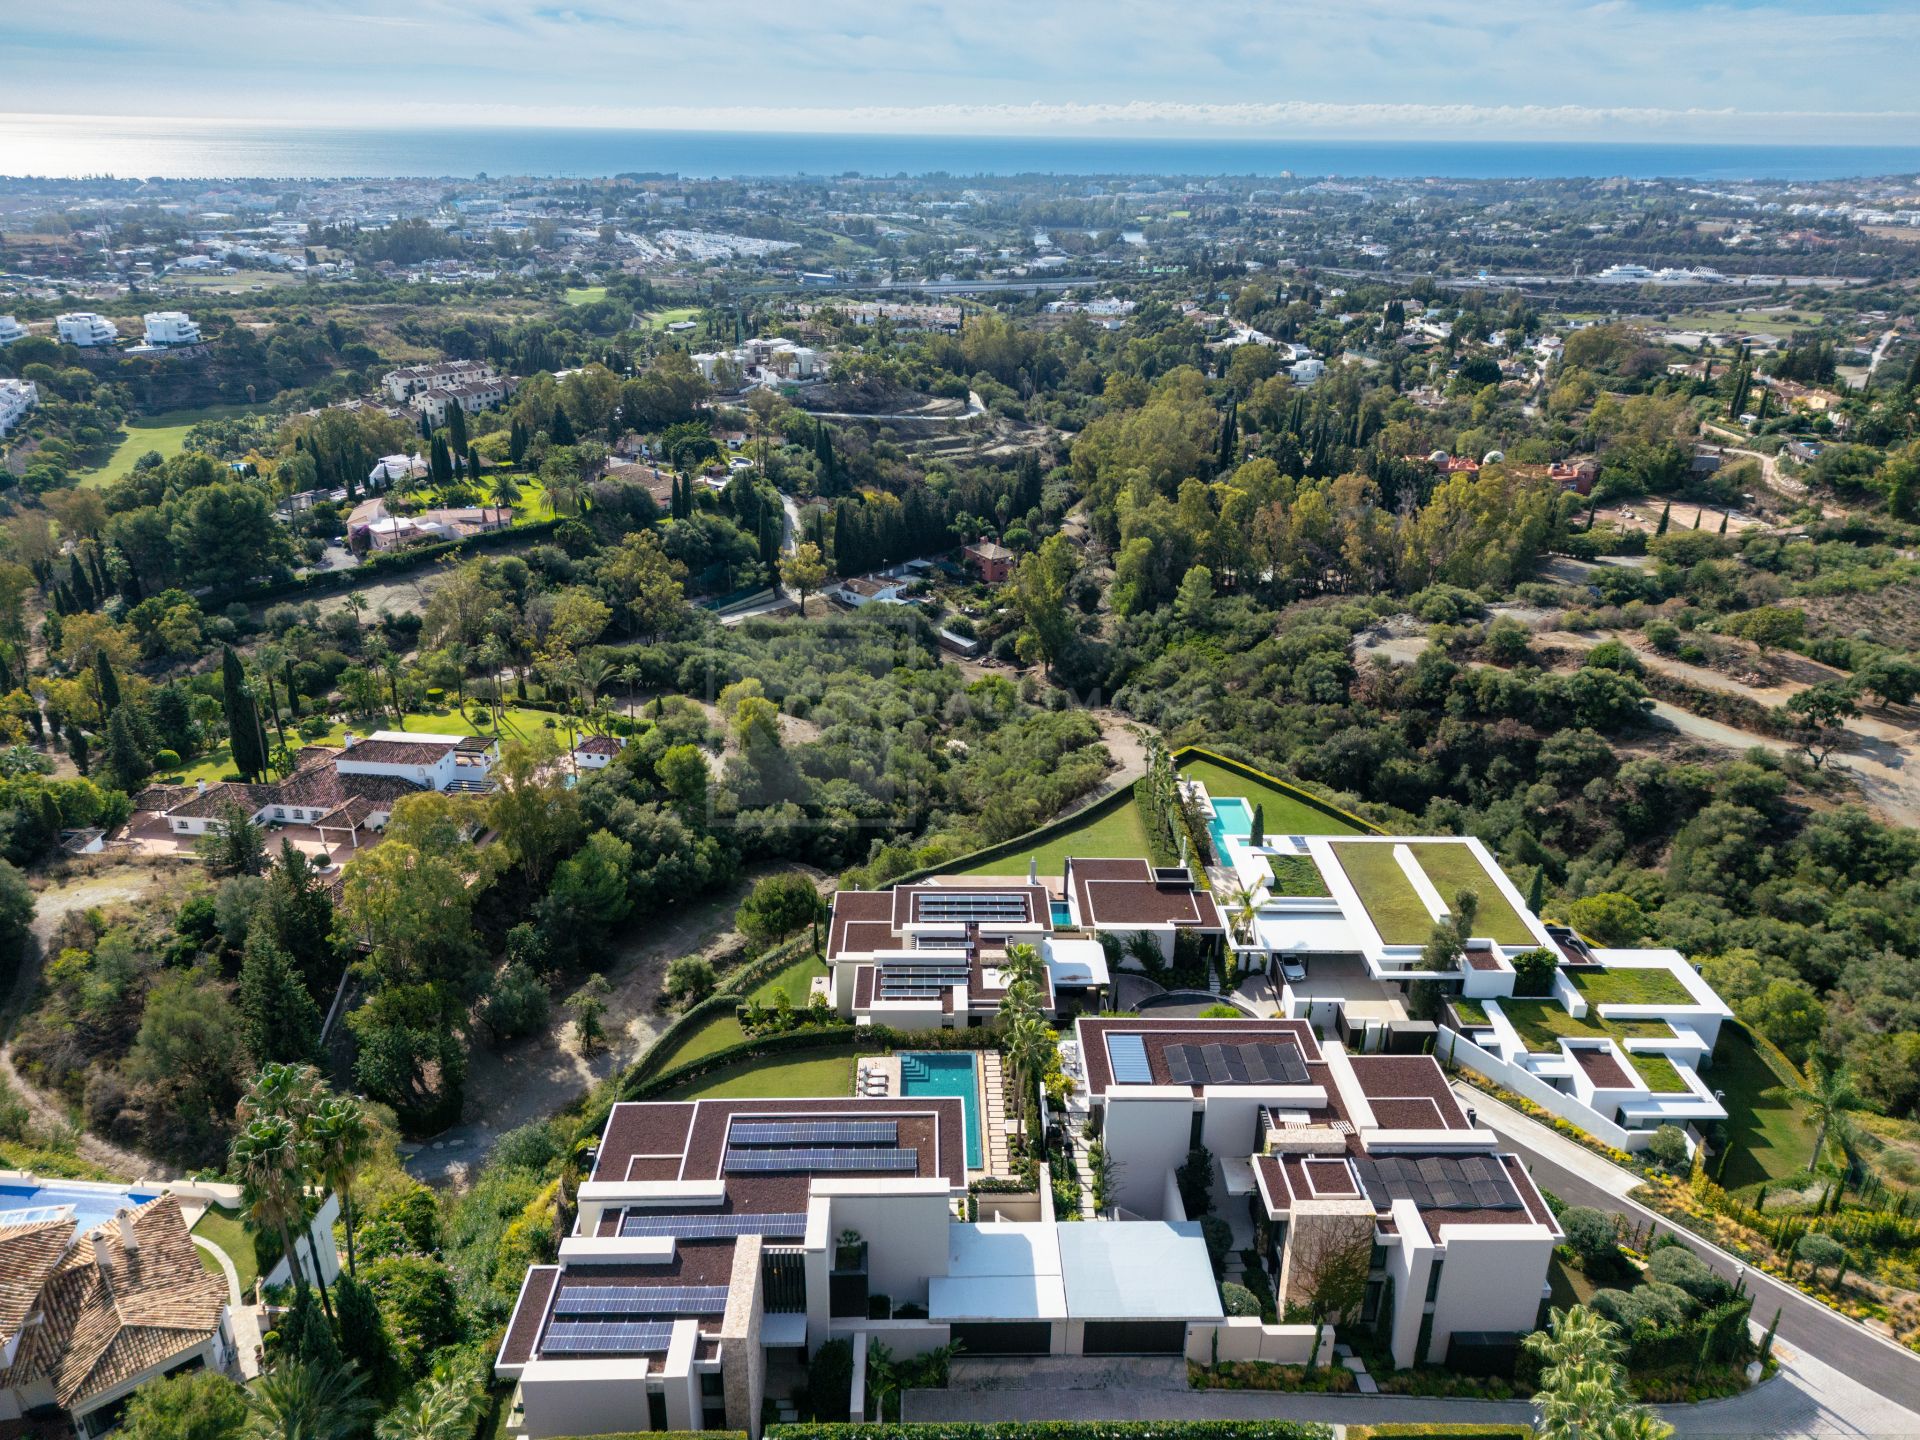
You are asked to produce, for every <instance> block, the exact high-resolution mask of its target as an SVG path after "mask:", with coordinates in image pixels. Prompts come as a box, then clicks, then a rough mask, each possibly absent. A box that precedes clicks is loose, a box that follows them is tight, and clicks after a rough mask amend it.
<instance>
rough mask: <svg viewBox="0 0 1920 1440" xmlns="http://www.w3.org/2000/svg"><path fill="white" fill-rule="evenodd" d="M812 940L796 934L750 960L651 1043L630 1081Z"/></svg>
mask: <svg viewBox="0 0 1920 1440" xmlns="http://www.w3.org/2000/svg"><path fill="white" fill-rule="evenodd" d="M812 941H813V937H812V936H811V935H799V936H795V937H794V938H793V939H791V940H785V941H782V942H781V943H780V944H778V945H776V946H774V947H773V949H771V950H769V951H768V952H767V953H766V954H764V955H762V956H761V957H760V958H759V959H758V960H753V961H750V962H748V963H747V964H746V965H745V966H743V967H742V968H741V969H740V971H739V972H738V973H737V974H735V975H733V976H732V977H730V978H729V979H728V980H727V982H726V983H725V984H724V985H722V986H721V987H720V988H719V989H718V990H716V991H714V992H713V994H711V995H709V996H708V997H707V998H706V999H704V1000H702V1001H701V1002H700V1003H699V1004H698V1005H695V1006H694V1007H693V1008H692V1009H691V1010H688V1011H686V1012H685V1013H684V1014H682V1015H681V1016H680V1017H679V1018H678V1019H677V1020H675V1021H674V1022H673V1023H672V1024H671V1025H669V1026H668V1027H667V1028H666V1029H664V1030H662V1031H661V1032H660V1034H659V1035H658V1036H657V1037H656V1038H655V1040H654V1042H653V1044H651V1045H649V1046H648V1047H647V1053H646V1054H644V1055H642V1056H641V1057H640V1058H639V1059H638V1060H636V1061H634V1062H633V1068H632V1069H630V1070H628V1071H627V1079H626V1083H627V1084H628V1085H632V1084H636V1083H638V1082H640V1081H644V1080H646V1079H648V1078H650V1077H651V1076H654V1075H657V1074H659V1073H660V1069H661V1067H662V1066H663V1065H665V1064H666V1063H667V1061H669V1060H671V1059H672V1058H673V1057H674V1055H675V1054H676V1053H677V1052H678V1051H679V1050H680V1049H681V1048H682V1047H683V1046H684V1045H685V1044H686V1043H687V1041H688V1040H690V1039H692V1038H693V1035H694V1033H695V1032H696V1031H698V1030H699V1029H700V1027H701V1026H703V1025H705V1024H706V1023H707V1022H708V1021H710V1020H715V1019H718V1018H719V1017H720V1016H722V1015H732V1014H733V1013H734V1012H735V1011H737V1010H738V1009H739V1008H740V1003H741V1002H742V1001H743V1000H744V999H746V997H747V995H748V994H749V993H750V992H751V991H752V990H753V988H754V987H755V986H757V985H759V984H760V982H761V981H762V980H765V979H767V978H768V977H769V976H772V975H776V974H778V973H779V972H780V971H782V970H784V969H786V967H787V966H788V965H790V964H792V963H793V960H794V957H795V956H796V955H797V954H798V953H799V951H800V947H801V946H802V944H811V943H812ZM734 1048H735V1049H738V1048H739V1047H738V1046H735V1047H734Z"/></svg>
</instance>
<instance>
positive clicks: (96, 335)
mask: <svg viewBox="0 0 1920 1440" xmlns="http://www.w3.org/2000/svg"><path fill="white" fill-rule="evenodd" d="M53 324H54V330H55V331H56V332H57V333H58V334H59V336H60V339H61V340H62V342H64V343H65V344H68V345H78V346H80V347H81V348H82V349H90V348H92V347H93V346H96V345H112V344H114V343H115V342H116V341H118V340H119V338H120V332H119V331H118V330H116V329H115V328H114V325H113V322H112V321H111V320H109V319H107V318H106V316H104V315H96V314H94V313H93V312H92V311H91V310H73V311H69V312H68V313H67V314H65V315H62V316H60V317H59V318H58V319H56V320H55V321H54V322H53Z"/></svg>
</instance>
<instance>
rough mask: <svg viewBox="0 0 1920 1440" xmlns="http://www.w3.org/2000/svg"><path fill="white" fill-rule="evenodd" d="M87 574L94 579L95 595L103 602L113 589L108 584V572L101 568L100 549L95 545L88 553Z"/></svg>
mask: <svg viewBox="0 0 1920 1440" xmlns="http://www.w3.org/2000/svg"><path fill="white" fill-rule="evenodd" d="M87 573H88V574H89V575H90V576H92V577H93V593H94V594H95V595H98V596H99V597H100V598H101V599H102V600H105V599H106V598H107V593H108V592H109V591H110V590H112V589H113V587H112V586H111V585H109V584H107V572H106V571H105V570H103V569H101V568H100V547H99V546H98V545H95V546H93V547H91V548H90V549H89V550H88V551H87Z"/></svg>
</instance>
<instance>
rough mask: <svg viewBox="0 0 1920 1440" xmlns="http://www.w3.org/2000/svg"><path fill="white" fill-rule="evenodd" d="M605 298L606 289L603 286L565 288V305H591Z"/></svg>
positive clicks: (570, 286)
mask: <svg viewBox="0 0 1920 1440" xmlns="http://www.w3.org/2000/svg"><path fill="white" fill-rule="evenodd" d="M606 298H607V287H606V286H604V285H569V286H568V287H567V304H569V305H592V304H595V303H596V302H598V301H601V300H604V299H606Z"/></svg>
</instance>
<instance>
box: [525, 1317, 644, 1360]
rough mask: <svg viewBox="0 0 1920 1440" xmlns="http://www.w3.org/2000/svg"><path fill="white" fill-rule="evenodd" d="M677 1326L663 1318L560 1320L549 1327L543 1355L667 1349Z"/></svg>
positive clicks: (640, 1352)
mask: <svg viewBox="0 0 1920 1440" xmlns="http://www.w3.org/2000/svg"><path fill="white" fill-rule="evenodd" d="M672 1341H673V1325H672V1324H671V1323H670V1322H664V1321H659V1320H642V1321H633V1320H556V1321H554V1322H553V1323H552V1324H551V1325H549V1326H547V1338H546V1339H545V1340H544V1341H543V1342H542V1343H541V1346H540V1352H541V1354H543V1355H640V1354H646V1353H649V1352H651V1351H656V1350H665V1349H666V1348H667V1346H668V1345H669V1344H671V1343H672Z"/></svg>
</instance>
